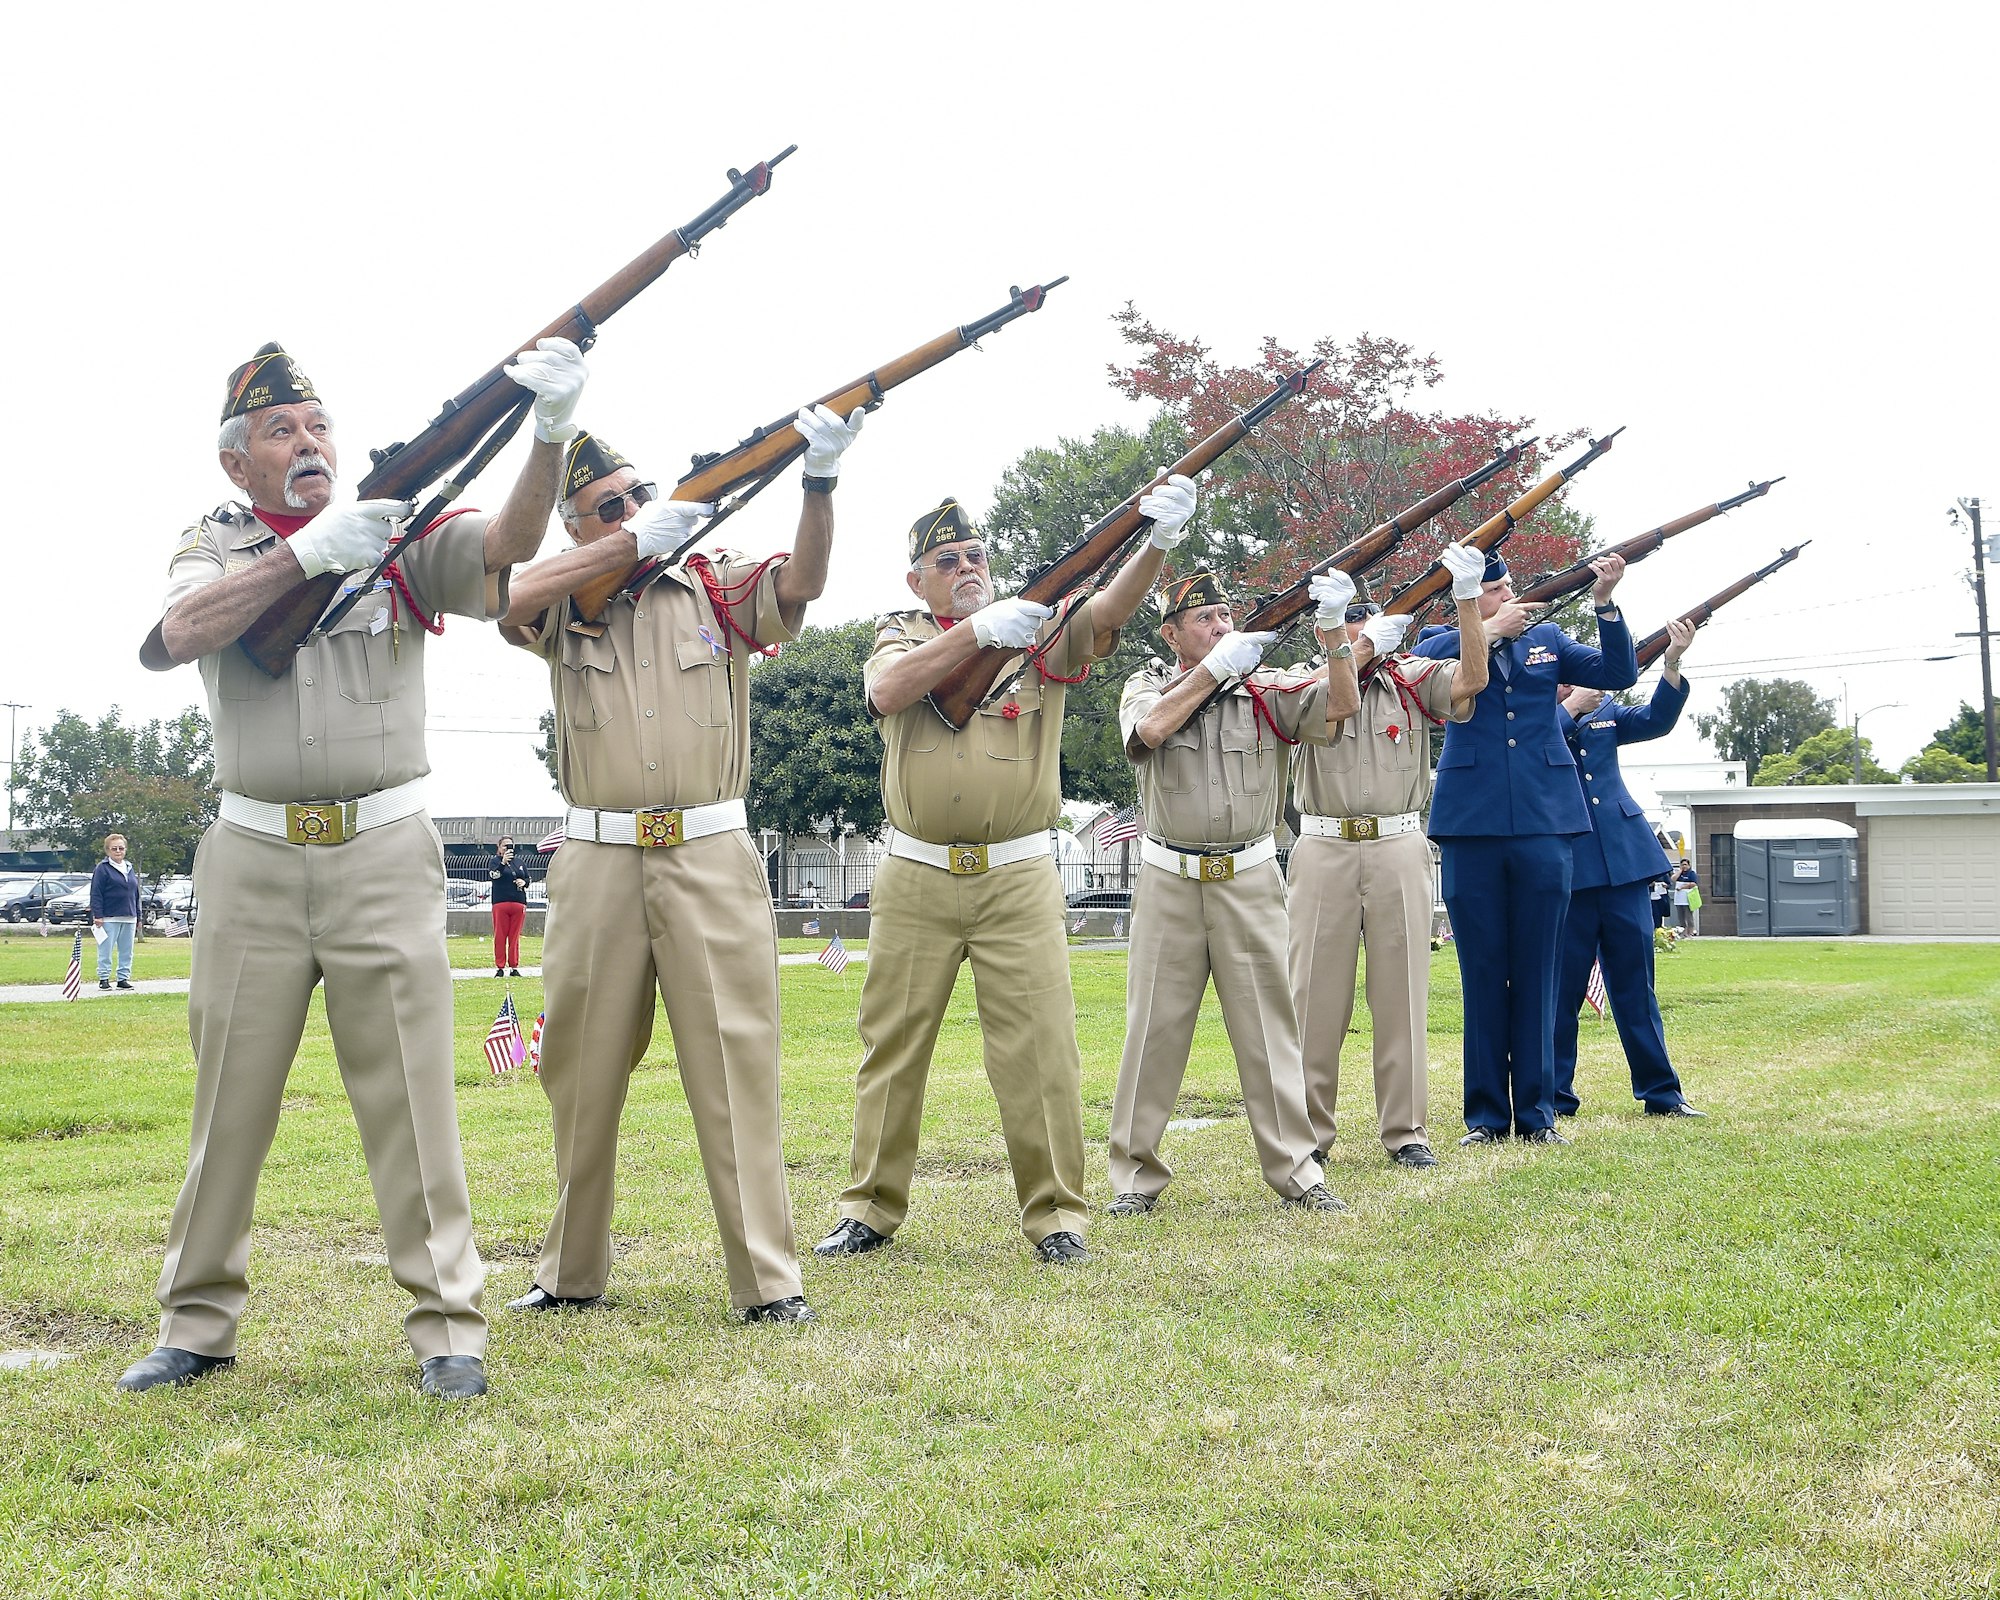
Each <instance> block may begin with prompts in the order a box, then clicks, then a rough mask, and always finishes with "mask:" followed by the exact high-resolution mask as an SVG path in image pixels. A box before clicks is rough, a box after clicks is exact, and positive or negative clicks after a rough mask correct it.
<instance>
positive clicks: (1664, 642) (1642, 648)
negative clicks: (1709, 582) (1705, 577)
mask: <svg viewBox="0 0 2000 1600" xmlns="http://www.w3.org/2000/svg"><path fill="white" fill-rule="evenodd" d="M1811 543H1812V540H1810V539H1806V540H1804V541H1802V542H1801V543H1798V544H1795V545H1793V546H1792V547H1791V549H1789V550H1784V551H1781V552H1779V555H1778V558H1777V560H1775V561H1769V562H1766V563H1765V564H1764V565H1763V566H1761V567H1759V568H1758V569H1757V570H1756V571H1755V572H1752V573H1748V574H1746V575H1745V576H1743V577H1741V578H1738V579H1737V580H1736V581H1735V582H1734V583H1732V584H1731V585H1730V586H1729V587H1728V588H1726V589H1721V590H1718V591H1717V592H1716V593H1714V594H1712V595H1710V596H1709V597H1708V598H1707V599H1706V600H1704V601H1702V602H1701V603H1700V604H1699V605H1697V606H1695V607H1694V608H1693V609H1692V610H1688V611H1683V612H1682V613H1681V614H1680V617H1679V619H1678V620H1679V621H1682V622H1692V623H1693V624H1694V625H1695V626H1696V627H1697V628H1702V627H1706V626H1707V625H1708V621H1709V619H1710V618H1711V617H1713V616H1714V615H1715V614H1716V612H1718V611H1720V610H1721V609H1722V608H1723V607H1724V606H1726V605H1728V604H1729V602H1730V601H1732V600H1734V599H1735V598H1736V597H1737V596H1738V595H1741V594H1744V593H1746V592H1747V591H1749V590H1751V589H1754V588H1756V587H1757V585H1758V584H1760V583H1762V582H1763V581H1764V580H1765V579H1766V578H1768V577H1770V576H1771V574H1772V573H1774V572H1776V571H1777V570H1778V569H1779V568H1780V567H1786V566H1790V565H1791V564H1792V563H1793V562H1794V561H1796V560H1798V558H1799V552H1800V551H1801V550H1803V549H1805V547H1806V546H1807V545H1809V544H1811ZM1671 642H1672V636H1671V635H1670V634H1668V632H1667V630H1666V629H1665V628H1655V629H1654V630H1653V631H1652V632H1651V633H1649V634H1647V635H1646V637H1645V638H1643V639H1641V640H1640V641H1639V643H1638V644H1637V646H1635V647H1634V649H1633V652H1632V653H1633V654H1634V655H1635V656H1637V657H1638V660H1639V670H1640V671H1641V672H1644V671H1645V670H1646V669H1647V668H1648V667H1650V666H1651V665H1652V664H1653V663H1654V662H1655V661H1657V660H1659V658H1660V657H1661V656H1663V655H1665V654H1666V650H1667V646H1668V644H1670V643H1671Z"/></svg>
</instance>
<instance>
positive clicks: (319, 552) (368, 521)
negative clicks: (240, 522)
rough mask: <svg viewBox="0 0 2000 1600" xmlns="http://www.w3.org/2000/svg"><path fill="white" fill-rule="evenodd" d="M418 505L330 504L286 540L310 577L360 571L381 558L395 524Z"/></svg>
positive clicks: (401, 502)
mask: <svg viewBox="0 0 2000 1600" xmlns="http://www.w3.org/2000/svg"><path fill="white" fill-rule="evenodd" d="M415 509H416V508H415V507H414V506H412V505H411V504H410V502H409V501H407V500H359V501H356V502H355V503H354V504H352V505H345V506H328V507H327V508H326V509H325V510H324V511H322V512H321V513H320V514H319V515H318V516H316V517H314V518H313V519H312V521H310V522H308V523H307V524H306V525H305V526H304V527H303V528H301V529H299V531H298V532H297V533H295V534H293V535H292V536H291V538H289V539H287V540H286V541H285V548H286V549H287V550H289V551H291V553H292V554H293V555H294V556H296V557H298V562H299V566H300V568H301V569H302V570H303V571H304V573H305V575H306V576H307V577H308V578H317V577H318V576H319V575H320V574H321V573H322V572H359V571H360V570H361V569H362V568H363V567H372V566H374V565H375V563H376V562H378V561H380V560H381V559H382V552H383V550H385V549H386V548H387V547H388V544H389V536H390V535H391V534H393V533H394V532H395V531H396V529H395V524H396V523H398V522H401V521H402V520H403V519H404V518H405V517H407V516H408V515H409V514H410V513H411V512H412V511H414V510H415Z"/></svg>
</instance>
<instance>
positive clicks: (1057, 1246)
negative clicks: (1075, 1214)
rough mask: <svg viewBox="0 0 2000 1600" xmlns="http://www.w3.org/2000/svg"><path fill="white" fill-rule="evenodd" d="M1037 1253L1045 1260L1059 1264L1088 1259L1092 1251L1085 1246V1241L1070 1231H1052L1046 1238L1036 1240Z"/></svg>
mask: <svg viewBox="0 0 2000 1600" xmlns="http://www.w3.org/2000/svg"><path fill="white" fill-rule="evenodd" d="M1035 1254H1036V1255H1038V1256H1040V1257H1041V1258H1042V1259H1043V1260H1044V1261H1053V1262H1056V1263H1058V1264H1062V1263H1071V1264H1074V1263H1076V1262H1081V1261H1088V1260H1089V1259H1090V1252H1089V1251H1088V1250H1086V1249H1084V1247H1083V1241H1082V1240H1081V1239H1080V1238H1078V1237H1077V1236H1076V1235H1075V1234H1073V1233H1069V1232H1063V1233H1052V1234H1050V1235H1049V1236H1048V1237H1047V1238H1046V1239H1038V1240H1036V1241H1035Z"/></svg>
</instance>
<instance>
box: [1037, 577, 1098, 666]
mask: <svg viewBox="0 0 2000 1600" xmlns="http://www.w3.org/2000/svg"><path fill="white" fill-rule="evenodd" d="M1094 588H1095V586H1094V585H1093V592H1094ZM1089 599H1090V595H1089V594H1088V593H1086V594H1085V595H1084V597H1083V599H1082V600H1079V601H1077V603H1076V604H1075V605H1073V606H1071V607H1070V608H1069V610H1067V611H1065V612H1064V613H1063V616H1062V622H1061V624H1060V625H1059V626H1058V627H1057V628H1056V631H1055V632H1054V633H1052V634H1050V635H1049V636H1048V638H1047V639H1046V640H1045V641H1044V642H1043V643H1041V644H1037V645H1030V646H1029V647H1028V660H1029V661H1030V662H1032V663H1033V665H1034V668H1035V670H1036V671H1037V672H1039V673H1040V674H1041V675H1042V676H1043V677H1044V678H1045V679H1047V680H1048V681H1049V682H1050V683H1081V682H1083V680H1084V679H1085V678H1087V677H1089V676H1090V663H1089V662H1088V661H1086V662H1084V664H1083V666H1082V667H1081V668H1080V669H1079V670H1078V672H1077V674H1076V676H1075V677H1073V678H1066V677H1064V676H1063V675H1062V674H1061V673H1060V672H1051V671H1049V669H1048V667H1047V665H1046V664H1045V663H1044V662H1043V660H1042V657H1043V656H1045V655H1047V654H1048V653H1049V651H1050V650H1051V649H1053V648H1054V646H1055V642H1056V640H1058V639H1060V638H1061V637H1062V636H1063V630H1064V629H1066V628H1067V627H1068V626H1069V625H1070V621H1071V619H1072V618H1074V617H1075V616H1076V614H1077V612H1078V611H1080V610H1082V609H1083V607H1084V605H1085V604H1086V603H1087V602H1088V601H1089Z"/></svg>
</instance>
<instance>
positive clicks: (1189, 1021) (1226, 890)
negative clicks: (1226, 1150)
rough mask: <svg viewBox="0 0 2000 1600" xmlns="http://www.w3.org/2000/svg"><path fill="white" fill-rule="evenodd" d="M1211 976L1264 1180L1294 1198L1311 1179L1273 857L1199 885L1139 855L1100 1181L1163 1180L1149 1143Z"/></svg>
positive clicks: (1150, 1186)
mask: <svg viewBox="0 0 2000 1600" xmlns="http://www.w3.org/2000/svg"><path fill="white" fill-rule="evenodd" d="M1211 977H1213V978H1214V980H1215V998H1216V999H1217V1001H1219V1002H1220V1003H1221V1006H1222V1025H1223V1027H1224V1028H1226V1029H1227V1030H1228V1033H1229V1047H1230V1049H1231V1050H1232V1051H1233V1052H1234V1053H1235V1056H1236V1076H1237V1078H1238V1080H1239V1081H1240V1082H1241V1083H1242V1085H1243V1109H1244V1113H1245V1115H1246V1116H1247V1117H1248V1118H1249V1121H1250V1137H1251V1139H1252V1140H1253V1141H1254V1142H1255V1143H1256V1146H1257V1163H1258V1165H1259V1166H1260V1167H1261V1168H1262V1169H1263V1173H1264V1181H1265V1182H1266V1183H1268V1184H1269V1185H1270V1186H1271V1187H1272V1188H1273V1189H1276V1190H1277V1191H1278V1193H1279V1194H1281V1195H1286V1196H1288V1197H1291V1198H1297V1197H1298V1196H1299V1195H1302V1194H1304V1193H1305V1192H1306V1190H1307V1189H1309V1188H1311V1187H1312V1186H1313V1185H1314V1184H1316V1183H1320V1182H1322V1181H1323V1178H1322V1175H1321V1173H1320V1169H1319V1164H1318V1163H1317V1162H1316V1161H1314V1160H1313V1158H1312V1153H1313V1149H1314V1145H1313V1139H1312V1124H1311V1122H1310V1120H1309V1119H1308V1118H1307V1116H1306V1099H1305V1077H1304V1070H1303V1068H1302V1067H1301V1066H1300V1063H1299V1032H1298V1024H1297V1023H1296V1021H1294V1019H1293V1015H1292V994H1291V990H1290V988H1289V987H1288V986H1287V983H1286V977H1285V885H1284V880H1283V879H1282V878H1280V877H1279V876H1278V865H1277V863H1276V862H1275V861H1267V862H1265V863H1264V864H1263V865H1262V866H1260V867H1253V868H1251V869H1250V871H1248V872H1246V873H1244V874H1243V875H1242V876H1241V877H1238V878H1235V879H1232V880H1231V881H1230V882H1228V883H1200V882H1197V881H1195V880H1193V879H1189V878H1182V877H1179V876H1177V875H1176V874H1174V873H1171V872H1168V871H1166V870H1165V869H1163V868H1160V867H1156V866H1153V865H1152V864H1151V863H1148V864H1146V865H1145V866H1143V867H1141V868H1140V870H1139V885H1138V889H1137V891H1136V892H1135V893H1134V895H1133V897H1132V947H1131V956H1130V960H1129V964H1128V966H1127V969H1126V979H1125V1052H1124V1055H1123V1057H1122V1058H1121V1059H1120V1060H1119V1063H1118V1091H1117V1094H1116V1096H1115V1097H1114V1098H1113V1101H1112V1106H1111V1152H1110V1153H1111V1187H1112V1189H1113V1190H1114V1191H1115V1192H1116V1193H1118V1194H1144V1195H1156V1194H1159V1193H1160V1192H1161V1191H1162V1190H1164V1189H1165V1188H1166V1186H1167V1185H1168V1184H1169V1183H1170V1182H1172V1180H1173V1176H1174V1169H1173V1168H1172V1167H1170V1166H1168V1165H1167V1163H1166V1162H1165V1161H1164V1160H1163V1159H1162V1158H1161V1156H1160V1139H1161V1137H1162V1136H1163V1135H1164V1134H1165V1133H1166V1131H1167V1121H1168V1119H1169V1118H1170V1117H1172V1115H1173V1113H1174V1100H1175V1098H1176V1097H1177V1096H1178V1095H1179V1094H1180V1091H1181V1079H1182V1078H1183V1077H1185V1076H1186V1074H1187V1065H1188V1053H1189V1051H1190V1050H1191V1049H1192V1048H1193V1045H1194V1027H1195V1021H1196V1019H1197V1017H1198V1016H1199V1015H1200V1013H1201V997H1202V995H1203V994H1204V993H1205V992H1206V991H1207V989H1208V982H1209V979H1210V978H1211Z"/></svg>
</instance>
